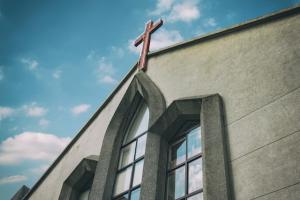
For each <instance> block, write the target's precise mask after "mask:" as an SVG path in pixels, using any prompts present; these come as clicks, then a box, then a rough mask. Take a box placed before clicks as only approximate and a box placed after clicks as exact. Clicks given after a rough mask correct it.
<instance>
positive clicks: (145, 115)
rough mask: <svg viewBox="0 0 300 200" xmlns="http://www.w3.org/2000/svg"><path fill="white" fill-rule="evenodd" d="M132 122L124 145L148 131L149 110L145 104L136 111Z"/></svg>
mask: <svg viewBox="0 0 300 200" xmlns="http://www.w3.org/2000/svg"><path fill="white" fill-rule="evenodd" d="M132 121H133V123H131V125H130V126H129V128H128V132H127V134H126V137H125V140H124V144H126V143H127V142H129V141H131V140H132V139H133V138H135V137H137V136H139V135H140V134H142V133H144V132H146V131H147V130H148V122H149V109H148V108H147V106H146V105H145V104H143V106H142V107H141V108H140V110H138V113H137V115H136V116H135V117H134V118H133V120H132Z"/></svg>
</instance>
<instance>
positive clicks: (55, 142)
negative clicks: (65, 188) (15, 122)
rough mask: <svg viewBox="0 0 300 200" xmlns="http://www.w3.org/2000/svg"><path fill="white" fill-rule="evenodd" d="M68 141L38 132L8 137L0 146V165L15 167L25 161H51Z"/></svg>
mask: <svg viewBox="0 0 300 200" xmlns="http://www.w3.org/2000/svg"><path fill="white" fill-rule="evenodd" d="M70 140H71V138H69V137H58V136H56V135H53V134H49V133H40V132H23V133H21V134H19V135H15V136H13V137H9V138H7V139H6V140H4V141H3V142H1V144H0V165H16V164H19V163H21V162H22V161H25V160H40V161H53V160H54V159H55V158H56V157H57V155H58V154H59V153H60V152H61V151H62V150H63V148H64V147H65V146H66V145H67V144H68V143H69V142H70Z"/></svg>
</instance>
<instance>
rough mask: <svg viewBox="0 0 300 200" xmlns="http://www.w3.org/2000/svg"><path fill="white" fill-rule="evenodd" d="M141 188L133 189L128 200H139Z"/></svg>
mask: <svg viewBox="0 0 300 200" xmlns="http://www.w3.org/2000/svg"><path fill="white" fill-rule="evenodd" d="M140 192H141V188H138V189H135V190H133V191H132V192H131V197H130V200H139V199H140Z"/></svg>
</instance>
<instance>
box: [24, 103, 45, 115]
mask: <svg viewBox="0 0 300 200" xmlns="http://www.w3.org/2000/svg"><path fill="white" fill-rule="evenodd" d="M22 108H23V110H24V111H25V113H26V115H27V116H29V117H42V116H44V115H46V114H47V112H48V110H47V109H46V108H44V107H41V106H37V105H36V103H35V102H34V103H32V104H30V105H24V106H23V107H22Z"/></svg>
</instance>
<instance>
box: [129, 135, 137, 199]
mask: <svg viewBox="0 0 300 200" xmlns="http://www.w3.org/2000/svg"><path fill="white" fill-rule="evenodd" d="M136 148H137V139H136V141H135V149H134V155H133V158H134V159H133V164H132V171H131V178H130V185H129V194H128V199H130V196H131V192H132V191H131V189H132V184H133V178H134V177H133V176H134V170H135V164H136V162H135V154H136Z"/></svg>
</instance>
